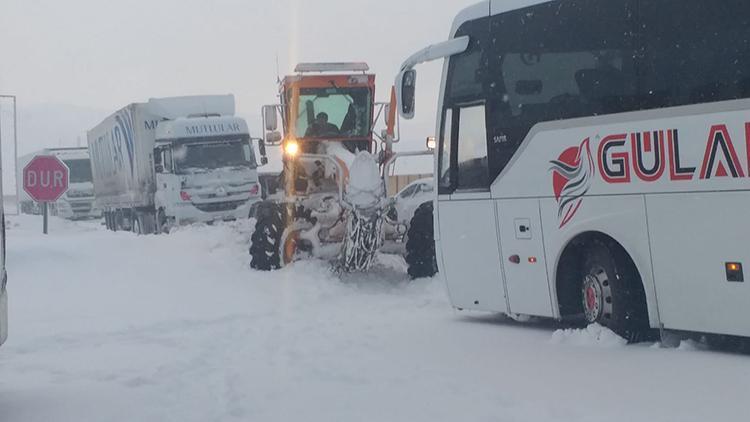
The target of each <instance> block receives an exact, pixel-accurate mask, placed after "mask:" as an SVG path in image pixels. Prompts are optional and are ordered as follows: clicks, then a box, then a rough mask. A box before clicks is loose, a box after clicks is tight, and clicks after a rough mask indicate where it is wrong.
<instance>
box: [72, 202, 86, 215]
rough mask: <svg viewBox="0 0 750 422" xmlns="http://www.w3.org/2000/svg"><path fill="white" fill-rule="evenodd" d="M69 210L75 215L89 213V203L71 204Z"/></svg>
mask: <svg viewBox="0 0 750 422" xmlns="http://www.w3.org/2000/svg"><path fill="white" fill-rule="evenodd" d="M70 208H71V209H72V210H73V212H76V213H85V212H89V211H91V203H90V202H82V203H75V202H73V203H71V204H70Z"/></svg>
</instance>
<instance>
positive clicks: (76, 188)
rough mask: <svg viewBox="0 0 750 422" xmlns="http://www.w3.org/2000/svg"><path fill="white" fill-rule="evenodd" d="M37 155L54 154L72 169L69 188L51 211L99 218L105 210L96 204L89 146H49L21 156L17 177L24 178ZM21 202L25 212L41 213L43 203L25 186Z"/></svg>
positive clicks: (69, 217) (70, 215) (19, 204)
mask: <svg viewBox="0 0 750 422" xmlns="http://www.w3.org/2000/svg"><path fill="white" fill-rule="evenodd" d="M37 155H54V156H56V157H57V158H59V159H60V160H62V162H63V163H65V165H66V166H68V169H69V170H70V183H69V188H68V191H67V192H66V193H65V194H64V195H63V196H62V197H61V198H60V199H58V200H57V201H56V202H55V203H53V204H51V211H52V214H54V215H57V216H59V217H62V218H67V219H70V220H80V219H90V218H100V217H101V216H102V212H101V210H100V209H98V208H97V207H96V206H95V205H94V183H93V181H92V180H91V160H90V158H89V150H88V148H86V147H78V148H46V149H43V150H40V151H36V152H32V153H30V154H26V155H24V156H22V157H19V159H18V166H17V172H18V174H17V177H18V179H17V180H23V168H24V167H26V165H27V164H28V163H29V162H30V161H31V159H32V158H34V157H35V156H37ZM19 194H20V198H19V201H18V206H19V207H20V210H21V212H22V213H24V214H39V213H40V212H41V207H40V206H39V204H38V203H36V202H35V201H34V200H33V199H32V198H31V197H30V196H29V194H28V193H26V191H24V190H23V189H21V190H20V192H19Z"/></svg>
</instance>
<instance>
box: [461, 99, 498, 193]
mask: <svg viewBox="0 0 750 422" xmlns="http://www.w3.org/2000/svg"><path fill="white" fill-rule="evenodd" d="M456 136H457V139H456V141H457V142H456V143H457V149H458V151H457V152H458V154H457V161H458V180H457V182H458V184H457V190H484V191H486V190H489V188H490V180H489V171H488V164H487V124H486V116H485V106H484V105H483V104H482V105H477V106H470V107H464V108H460V109H458V131H457V133H456ZM454 148H456V147H454Z"/></svg>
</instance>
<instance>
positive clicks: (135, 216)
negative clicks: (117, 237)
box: [130, 211, 143, 235]
mask: <svg viewBox="0 0 750 422" xmlns="http://www.w3.org/2000/svg"><path fill="white" fill-rule="evenodd" d="M131 219H132V220H131V222H130V229H131V230H132V231H133V233H135V234H137V235H142V234H143V218H142V217H141V213H139V212H135V211H133V212H132V213H131Z"/></svg>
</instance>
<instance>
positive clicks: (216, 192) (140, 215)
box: [88, 95, 265, 234]
mask: <svg viewBox="0 0 750 422" xmlns="http://www.w3.org/2000/svg"><path fill="white" fill-rule="evenodd" d="M88 143H89V148H90V150H91V157H92V169H93V175H94V190H95V193H96V202H97V204H98V206H100V207H101V208H102V209H103V211H104V217H105V222H106V225H107V228H109V229H110V230H132V231H134V232H136V233H139V234H143V233H154V232H158V233H163V232H165V231H168V230H169V228H170V227H172V226H174V225H183V224H190V223H196V222H212V221H217V220H234V219H240V218H247V217H248V214H249V211H250V207H251V206H252V204H253V203H255V202H256V201H258V200H260V194H261V192H260V185H259V183H258V173H257V163H256V159H255V153H254V150H253V146H252V143H251V138H250V133H249V131H248V126H247V123H246V122H245V120H243V119H242V118H239V117H236V116H234V96H232V95H223V96H189V97H172V98H161V99H150V100H149V101H148V102H146V103H135V104H130V105H128V106H126V107H125V108H123V109H121V110H119V111H117V112H116V113H114V114H113V115H111V116H109V117H107V118H106V119H105V120H104V121H103V122H102V123H100V124H99V125H98V126H96V127H95V128H93V129H92V130H90V131H89V133H88ZM260 151H261V154H263V153H264V148H263V146H262V144H261V146H260ZM264 161H265V160H264Z"/></svg>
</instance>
